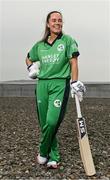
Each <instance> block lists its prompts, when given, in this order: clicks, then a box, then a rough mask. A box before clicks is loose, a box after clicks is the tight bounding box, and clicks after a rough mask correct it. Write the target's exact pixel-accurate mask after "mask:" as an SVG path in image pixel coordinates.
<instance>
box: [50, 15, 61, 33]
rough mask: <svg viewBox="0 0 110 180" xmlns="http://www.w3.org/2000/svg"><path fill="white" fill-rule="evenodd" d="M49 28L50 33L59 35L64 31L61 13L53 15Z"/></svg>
mask: <svg viewBox="0 0 110 180" xmlns="http://www.w3.org/2000/svg"><path fill="white" fill-rule="evenodd" d="M47 26H48V27H49V28H50V33H54V34H59V33H60V32H61V31H62V26H63V22H62V16H61V15H60V14H59V13H52V14H51V15H50V18H49V22H48V24H47Z"/></svg>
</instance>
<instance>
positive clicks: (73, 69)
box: [70, 57, 78, 81]
mask: <svg viewBox="0 0 110 180" xmlns="http://www.w3.org/2000/svg"><path fill="white" fill-rule="evenodd" d="M70 64H71V80H72V81H77V80H78V58H77V57H75V58H72V59H71V60H70Z"/></svg>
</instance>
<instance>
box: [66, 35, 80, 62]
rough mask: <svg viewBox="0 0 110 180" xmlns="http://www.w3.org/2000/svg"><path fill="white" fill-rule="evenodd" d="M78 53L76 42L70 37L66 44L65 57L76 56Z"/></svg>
mask: <svg viewBox="0 0 110 180" xmlns="http://www.w3.org/2000/svg"><path fill="white" fill-rule="evenodd" d="M79 55H80V53H79V50H78V44H77V42H76V41H75V40H74V39H72V38H70V39H69V42H68V46H67V57H68V58H69V59H71V58H75V57H78V56H79Z"/></svg>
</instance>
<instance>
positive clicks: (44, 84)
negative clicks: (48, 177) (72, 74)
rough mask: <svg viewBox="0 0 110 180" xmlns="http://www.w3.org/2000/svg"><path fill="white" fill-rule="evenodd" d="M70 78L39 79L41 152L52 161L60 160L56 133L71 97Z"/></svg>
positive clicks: (37, 91) (38, 111) (37, 96)
mask: <svg viewBox="0 0 110 180" xmlns="http://www.w3.org/2000/svg"><path fill="white" fill-rule="evenodd" d="M69 81H70V80H69V79H51V80H38V83H37V85H36V104H37V113H38V119H39V124H40V128H41V139H40V146H39V152H40V155H41V156H43V157H47V156H48V157H49V160H50V161H57V162H59V161H60V154H59V148H58V142H57V138H56V133H57V131H58V128H59V126H60V123H61V122H62V120H63V118H64V114H65V110H66V105H67V101H68V97H69V90H70V85H69Z"/></svg>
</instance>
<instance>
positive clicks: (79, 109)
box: [75, 94, 82, 118]
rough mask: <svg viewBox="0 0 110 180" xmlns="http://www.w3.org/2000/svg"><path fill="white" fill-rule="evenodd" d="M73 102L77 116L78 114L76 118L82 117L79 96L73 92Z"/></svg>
mask: <svg viewBox="0 0 110 180" xmlns="http://www.w3.org/2000/svg"><path fill="white" fill-rule="evenodd" d="M75 102H76V110H77V116H78V118H82V114H81V107H80V102H79V98H78V96H77V95H76V94H75Z"/></svg>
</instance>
